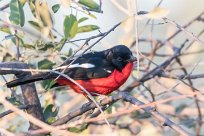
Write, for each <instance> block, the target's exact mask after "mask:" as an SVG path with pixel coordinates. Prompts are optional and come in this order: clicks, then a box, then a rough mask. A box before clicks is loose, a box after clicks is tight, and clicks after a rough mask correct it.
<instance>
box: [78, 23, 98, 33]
mask: <svg viewBox="0 0 204 136" xmlns="http://www.w3.org/2000/svg"><path fill="white" fill-rule="evenodd" d="M97 29H99V27H98V26H96V25H85V26H80V27H79V28H78V31H77V33H84V32H90V31H94V30H97Z"/></svg>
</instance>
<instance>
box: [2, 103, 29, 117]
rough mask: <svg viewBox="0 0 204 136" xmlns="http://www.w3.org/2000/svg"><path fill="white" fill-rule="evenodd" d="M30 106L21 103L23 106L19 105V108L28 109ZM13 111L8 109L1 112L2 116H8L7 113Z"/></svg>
mask: <svg viewBox="0 0 204 136" xmlns="http://www.w3.org/2000/svg"><path fill="white" fill-rule="evenodd" d="M28 107H29V106H28V105H21V106H19V107H18V108H19V109H27V108H28ZM11 113H13V111H12V110H7V111H5V112H3V113H1V114H0V118H2V117H4V116H6V115H8V114H11Z"/></svg>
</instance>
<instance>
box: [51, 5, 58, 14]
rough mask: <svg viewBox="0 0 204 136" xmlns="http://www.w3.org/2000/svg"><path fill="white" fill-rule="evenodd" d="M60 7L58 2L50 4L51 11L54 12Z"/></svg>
mask: <svg viewBox="0 0 204 136" xmlns="http://www.w3.org/2000/svg"><path fill="white" fill-rule="evenodd" d="M59 9H60V4H55V5H53V6H52V11H53V12H54V13H56V12H57V11H58V10H59Z"/></svg>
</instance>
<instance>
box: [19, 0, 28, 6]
mask: <svg viewBox="0 0 204 136" xmlns="http://www.w3.org/2000/svg"><path fill="white" fill-rule="evenodd" d="M19 1H20V3H21V5H22V6H24V5H25V3H26V2H27V0H19Z"/></svg>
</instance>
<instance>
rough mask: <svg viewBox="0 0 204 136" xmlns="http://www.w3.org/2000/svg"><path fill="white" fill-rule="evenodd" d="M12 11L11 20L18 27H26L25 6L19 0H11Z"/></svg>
mask: <svg viewBox="0 0 204 136" xmlns="http://www.w3.org/2000/svg"><path fill="white" fill-rule="evenodd" d="M10 11H11V13H10V16H9V20H10V21H11V22H12V23H14V24H16V25H20V26H24V23H25V16H24V11H23V6H22V5H21V3H20V2H19V1H18V0H11V2H10Z"/></svg>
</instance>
